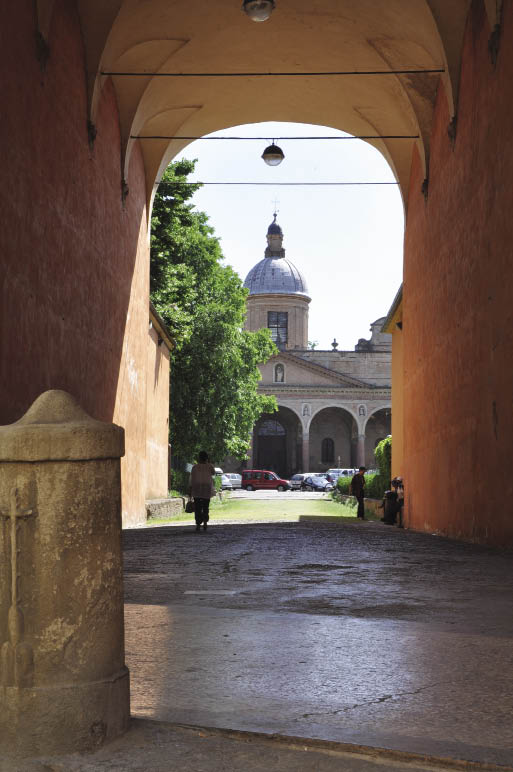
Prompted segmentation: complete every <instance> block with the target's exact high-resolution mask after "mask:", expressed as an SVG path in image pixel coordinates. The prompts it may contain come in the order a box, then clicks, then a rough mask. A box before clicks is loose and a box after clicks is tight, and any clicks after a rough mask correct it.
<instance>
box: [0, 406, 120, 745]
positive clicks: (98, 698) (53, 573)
mask: <svg viewBox="0 0 513 772" xmlns="http://www.w3.org/2000/svg"><path fill="white" fill-rule="evenodd" d="M123 454H124V432H123V429H121V428H120V427H119V426H114V425H112V424H107V423H102V422H101V421H95V420H93V419H92V418H90V417H89V416H88V415H87V414H86V413H85V412H84V411H83V410H82V408H80V406H79V405H78V404H77V402H76V401H75V400H74V399H73V397H71V396H70V395H69V394H66V392H63V391H47V392H45V393H44V394H42V395H41V396H40V397H39V398H38V399H37V400H36V401H35V402H34V404H33V405H32V407H31V408H30V409H29V411H28V412H27V413H26V414H25V415H24V416H23V418H21V419H20V420H19V421H17V423H14V424H11V425H9V426H3V427H0V652H1V654H0V656H1V670H0V748H1V749H2V751H3V752H6V753H13V754H15V755H19V756H30V755H35V754H40V753H44V754H46V753H69V752H71V751H87V750H93V749H95V748H97V747H99V746H100V745H101V744H102V743H103V742H104V741H105V740H107V739H110V738H114V737H116V736H117V735H119V734H121V733H122V732H124V731H125V730H126V729H127V728H128V722H129V716H130V696H129V675H128V670H127V668H126V667H125V661H124V629H123V575H122V552H121V485H120V457H121V456H122V455H123Z"/></svg>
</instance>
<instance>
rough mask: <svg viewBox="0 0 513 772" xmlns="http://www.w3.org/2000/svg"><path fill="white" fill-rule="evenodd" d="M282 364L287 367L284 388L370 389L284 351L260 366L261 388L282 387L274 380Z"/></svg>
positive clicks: (356, 379)
mask: <svg viewBox="0 0 513 772" xmlns="http://www.w3.org/2000/svg"><path fill="white" fill-rule="evenodd" d="M280 362H282V363H283V365H284V366H285V382H284V384H283V385H284V386H287V385H288V386H331V387H333V386H341V387H344V386H345V387H346V388H351V389H355V388H356V389H357V388H361V389H369V388H372V387H369V384H368V383H364V382H363V381H360V380H358V378H352V377H351V376H349V375H343V374H342V373H338V372H335V371H334V370H330V369H329V368H328V367H324V366H323V365H318V364H316V363H314V362H311V361H306V360H304V359H302V358H301V357H298V356H294V354H292V353H290V352H288V351H283V352H281V353H280V354H276V355H275V356H274V357H272V358H271V359H269V361H268V362H266V363H265V364H264V365H261V366H260V371H261V373H262V382H261V386H265V387H268V386H271V385H272V386H280V385H281V384H279V383H276V381H275V380H274V368H275V365H276V364H278V363H280Z"/></svg>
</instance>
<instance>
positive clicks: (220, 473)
mask: <svg viewBox="0 0 513 772" xmlns="http://www.w3.org/2000/svg"><path fill="white" fill-rule="evenodd" d="M214 469H215V474H216V475H217V476H218V477H222V475H223V474H224V472H223V470H222V469H221V468H220V467H219V466H215V467H214Z"/></svg>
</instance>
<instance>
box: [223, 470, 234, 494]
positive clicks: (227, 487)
mask: <svg viewBox="0 0 513 772" xmlns="http://www.w3.org/2000/svg"><path fill="white" fill-rule="evenodd" d="M221 490H223V491H231V490H233V485H232V481H231V480H230V477H229V476H228V475H227V474H223V475H221Z"/></svg>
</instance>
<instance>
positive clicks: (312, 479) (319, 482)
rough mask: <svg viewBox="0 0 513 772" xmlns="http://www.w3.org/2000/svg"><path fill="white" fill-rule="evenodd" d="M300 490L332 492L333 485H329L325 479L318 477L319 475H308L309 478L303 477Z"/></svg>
mask: <svg viewBox="0 0 513 772" xmlns="http://www.w3.org/2000/svg"><path fill="white" fill-rule="evenodd" d="M301 488H302V490H304V491H323V492H326V491H332V490H333V483H331V482H330V481H329V480H326V478H325V477H320V476H319V475H310V476H309V477H305V479H304V480H303V482H302V484H301Z"/></svg>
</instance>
